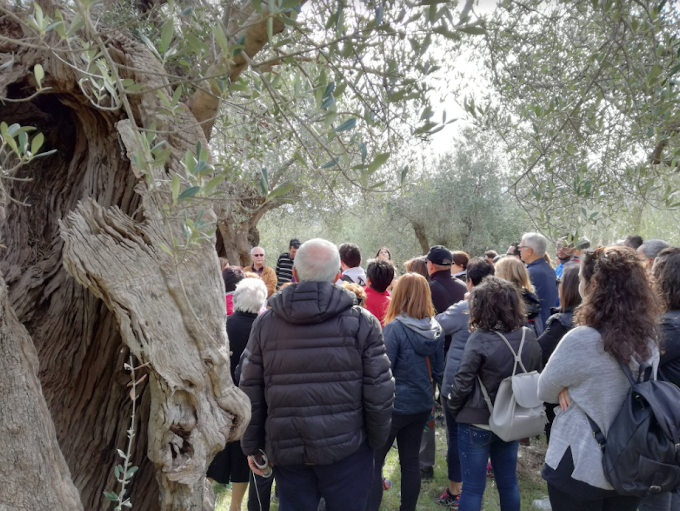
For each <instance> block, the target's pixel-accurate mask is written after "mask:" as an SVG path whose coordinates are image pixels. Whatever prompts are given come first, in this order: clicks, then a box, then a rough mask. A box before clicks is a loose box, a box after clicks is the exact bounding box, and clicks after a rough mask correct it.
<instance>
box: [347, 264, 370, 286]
mask: <svg viewBox="0 0 680 511" xmlns="http://www.w3.org/2000/svg"><path fill="white" fill-rule="evenodd" d="M342 274H343V275H344V276H345V277H349V278H350V279H352V281H353V282H354V283H355V284H359V285H360V286H365V285H366V272H364V269H363V268H362V267H361V266H355V267H354V268H348V269H346V270H345V271H343V272H342Z"/></svg>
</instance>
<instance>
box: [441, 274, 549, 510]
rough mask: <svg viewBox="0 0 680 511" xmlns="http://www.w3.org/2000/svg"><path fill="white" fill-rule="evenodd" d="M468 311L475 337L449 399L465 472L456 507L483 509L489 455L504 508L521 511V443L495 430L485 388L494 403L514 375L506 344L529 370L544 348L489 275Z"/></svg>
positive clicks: (512, 292) (509, 292) (515, 295)
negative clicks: (502, 436)
mask: <svg viewBox="0 0 680 511" xmlns="http://www.w3.org/2000/svg"><path fill="white" fill-rule="evenodd" d="M469 307H470V330H471V331H472V334H471V335H470V338H469V339H468V340H467V343H465V348H464V349H463V355H462V356H461V359H460V365H459V366H458V372H457V373H456V377H455V379H454V381H453V383H452V384H451V391H450V393H449V395H448V396H447V401H446V403H447V405H448V407H449V413H450V414H451V416H452V417H453V418H454V419H455V421H456V422H457V423H458V449H459V451H460V464H461V469H462V473H463V489H462V493H461V495H460V504H459V506H458V509H459V510H460V511H479V510H480V509H481V508H482V497H483V495H484V489H485V487H486V467H487V460H488V459H489V457H490V458H491V466H492V467H493V471H494V478H495V480H496V487H497V488H498V493H499V495H500V501H501V510H502V511H519V509H520V499H519V486H518V484H517V447H518V442H516V441H515V442H504V441H503V440H501V439H500V438H498V437H497V436H496V435H495V434H494V433H493V432H492V431H491V428H490V427H489V418H490V413H489V408H488V406H487V404H486V401H485V400H484V395H483V393H482V387H481V384H483V385H484V387H485V388H486V391H487V393H488V394H489V398H490V399H491V401H492V403H495V401H496V395H497V393H498V387H499V386H500V384H501V382H502V381H503V380H504V379H505V378H507V377H508V376H511V375H512V374H513V370H514V367H515V357H514V356H513V355H512V354H511V353H510V349H509V348H508V346H507V344H506V340H507V342H508V343H510V345H511V346H512V349H513V351H514V352H515V353H518V352H520V351H521V354H520V356H521V360H522V364H523V365H524V368H525V369H526V371H527V372H531V371H534V370H539V369H540V368H541V348H540V347H539V346H538V342H537V341H536V336H535V335H534V332H533V331H532V330H531V329H529V328H526V327H525V326H524V323H525V316H524V302H523V301H522V298H521V296H520V294H519V291H518V290H517V288H516V287H515V286H514V285H513V284H511V283H510V282H507V281H505V280H503V279H499V278H498V277H493V276H488V277H486V278H485V279H484V281H483V282H482V283H481V284H480V285H479V286H475V287H473V288H472V291H471V293H470V299H469ZM504 339H505V340H504ZM518 371H522V369H521V368H519V369H518ZM480 383H481V384H480Z"/></svg>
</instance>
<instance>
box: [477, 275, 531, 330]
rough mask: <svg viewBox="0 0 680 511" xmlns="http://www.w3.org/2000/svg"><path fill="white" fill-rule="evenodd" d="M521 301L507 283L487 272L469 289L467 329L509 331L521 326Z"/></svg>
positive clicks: (515, 290)
mask: <svg viewBox="0 0 680 511" xmlns="http://www.w3.org/2000/svg"><path fill="white" fill-rule="evenodd" d="M525 322H526V316H525V311H524V300H523V299H522V297H521V295H520V292H519V289H518V288H517V287H516V286H515V285H514V284H511V283H510V282H508V281H506V280H503V279H500V278H498V277H494V276H493V275H489V276H488V277H486V278H485V279H484V280H483V281H482V283H481V284H480V285H479V286H475V287H473V288H472V291H471V292H470V330H477V329H479V330H500V331H501V332H512V331H513V330H517V329H518V328H521V327H522V326H524V324H525Z"/></svg>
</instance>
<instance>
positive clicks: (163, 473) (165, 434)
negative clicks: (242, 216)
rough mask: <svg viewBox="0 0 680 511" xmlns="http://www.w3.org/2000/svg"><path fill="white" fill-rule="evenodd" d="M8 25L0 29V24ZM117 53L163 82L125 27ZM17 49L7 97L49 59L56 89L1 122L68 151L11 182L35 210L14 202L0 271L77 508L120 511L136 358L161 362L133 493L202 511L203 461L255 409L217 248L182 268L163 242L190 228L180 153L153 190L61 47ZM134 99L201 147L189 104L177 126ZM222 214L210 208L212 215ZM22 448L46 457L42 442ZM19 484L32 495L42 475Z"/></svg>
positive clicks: (182, 145) (136, 498)
mask: <svg viewBox="0 0 680 511" xmlns="http://www.w3.org/2000/svg"><path fill="white" fill-rule="evenodd" d="M5 29H7V27H6V26H0V33H6V32H3V31H4V30H5ZM12 36H14V37H16V34H12ZM109 49H110V51H111V54H112V56H113V57H114V58H115V59H116V60H117V61H119V62H120V63H121V64H124V65H126V66H130V67H133V68H136V69H139V70H140V71H137V72H126V73H125V76H124V77H125V78H127V77H130V78H134V79H135V81H136V82H137V83H141V84H146V85H149V86H150V87H158V86H160V87H163V86H164V82H163V81H162V80H161V77H160V76H158V75H147V74H146V73H145V72H144V71H151V72H155V73H162V67H161V66H160V63H158V62H157V61H156V60H155V59H153V57H152V56H151V55H150V54H149V52H148V50H147V49H146V48H145V47H144V46H143V45H142V44H141V43H137V42H135V41H133V40H130V39H128V38H126V37H124V36H120V37H117V38H116V39H114V40H113V41H111V43H110V46H109ZM12 53H13V54H14V55H13V58H14V62H15V63H14V65H13V66H12V68H11V70H9V71H8V72H6V73H3V76H1V77H0V94H1V95H3V96H8V97H12V98H21V97H26V96H28V95H30V94H31V93H32V92H33V91H34V90H35V83H34V82H33V75H32V72H31V70H32V68H33V65H34V64H35V63H38V62H40V63H41V64H42V65H43V67H44V68H45V71H46V76H45V80H44V82H43V84H44V85H46V86H49V87H51V90H50V92H49V93H46V94H43V95H40V96H38V97H36V98H34V99H32V100H30V101H27V102H24V103H11V104H4V105H0V118H2V119H3V120H4V121H5V122H8V123H12V122H19V123H21V124H22V125H31V126H35V127H36V128H37V129H38V130H39V131H41V132H43V133H44V134H45V138H46V142H45V149H52V148H55V149H57V151H58V152H57V154H56V155H54V156H52V157H49V158H45V159H42V160H36V161H35V162H34V163H32V164H31V165H28V166H26V167H25V168H24V169H23V170H22V171H21V174H19V177H33V178H34V180H33V181H32V182H26V183H22V182H15V183H14V184H13V185H12V187H11V189H9V192H10V193H11V194H12V195H13V196H15V197H17V198H20V199H22V200H26V201H27V202H28V203H29V204H31V206H30V207H20V206H17V205H16V204H11V205H9V206H8V207H7V222H6V223H5V225H4V227H3V232H2V235H3V239H4V240H5V244H6V245H7V250H6V251H3V252H2V253H0V257H1V258H2V259H1V260H0V270H2V271H3V273H4V275H5V276H6V280H7V282H8V285H9V287H10V303H11V305H12V306H13V307H14V309H15V310H16V312H17V316H18V317H19V320H20V321H21V322H23V323H24V325H25V326H26V328H27V330H28V331H29V332H30V334H31V336H32V338H33V341H34V343H35V347H36V350H37V352H38V357H39V359H40V378H41V382H42V385H43V392H44V394H45V399H46V402H47V406H48V408H49V411H50V413H51V415H52V418H53V421H54V425H55V429H56V436H57V438H58V440H59V445H60V447H61V450H62V452H63V453H64V457H65V459H66V462H67V464H68V467H69V468H70V471H71V474H72V475H73V482H74V483H75V486H76V488H77V489H78V490H79V492H80V497H81V501H82V504H83V506H84V508H85V509H88V510H97V509H102V510H103V509H109V508H110V503H109V502H108V501H106V500H105V499H104V497H103V495H102V492H103V491H104V490H114V489H115V481H114V475H113V468H114V466H115V465H116V464H117V463H118V461H119V459H118V456H117V454H116V448H119V447H122V446H124V445H125V432H126V430H127V428H128V427H129V421H130V418H129V416H130V401H129V397H128V396H127V390H128V389H126V387H125V385H126V383H127V382H128V376H127V375H126V374H125V373H124V372H123V362H124V361H125V360H126V359H127V358H128V355H129V352H130V351H132V353H134V354H135V355H137V357H138V358H139V359H140V360H141V361H142V362H150V366H149V371H150V383H149V385H145V386H144V387H143V388H142V391H141V396H140V397H139V405H140V406H139V416H138V423H137V428H136V429H137V431H138V436H137V438H136V440H137V443H136V445H135V449H134V452H133V463H134V464H136V465H139V466H140V469H139V471H138V472H137V473H136V474H135V476H134V477H133V479H132V485H131V487H130V492H131V497H132V502H133V504H134V506H135V508H138V509H144V510H154V509H164V510H165V509H167V510H169V509H178V510H179V509H182V510H189V509H201V508H202V498H203V493H204V491H203V476H204V474H205V470H206V468H207V464H208V463H209V462H210V460H211V458H212V456H213V455H214V454H215V452H217V451H218V450H219V449H221V448H222V446H223V445H224V443H225V442H226V441H227V440H228V439H234V438H237V437H238V435H239V434H240V431H241V430H242V428H243V427H244V426H245V424H246V422H247V420H248V417H249V403H247V400H245V397H244V396H243V395H242V394H240V393H239V392H238V391H237V390H236V389H235V387H234V386H233V384H232V382H231V379H230V376H229V362H228V360H229V358H228V356H227V355H228V345H227V339H226V332H225V329H224V320H225V310H224V296H223V285H222V283H221V279H220V277H219V272H218V270H219V266H218V263H217V259H216V255H215V251H214V246H210V244H206V245H205V246H203V247H201V248H198V249H195V251H194V253H193V254H190V255H189V257H188V258H187V260H186V261H182V264H181V265H180V266H179V271H178V272H176V271H175V267H174V265H173V264H171V263H170V262H169V259H170V258H169V256H167V255H165V254H164V253H163V252H162V251H159V247H158V244H157V242H158V241H163V242H164V243H166V244H168V240H169V237H171V236H172V235H173V234H174V235H178V232H179V231H181V226H180V224H179V221H178V220H177V219H174V220H173V219H171V220H170V222H169V224H167V225H166V224H165V223H164V222H163V218H162V216H161V214H160V202H162V199H163V196H162V194H163V193H166V195H167V182H168V180H169V179H170V178H171V177H172V175H173V174H174V173H176V172H178V171H180V170H181V167H180V163H179V160H178V159H177V158H176V157H175V156H172V157H171V158H170V160H169V162H168V164H167V168H158V169H154V173H155V174H154V181H155V182H156V183H158V184H159V186H160V187H161V188H162V187H164V186H165V190H166V192H162V191H154V192H153V193H154V194H160V195H153V194H151V195H150V194H149V191H148V189H147V187H146V182H145V180H144V179H143V178H142V179H140V177H139V176H138V175H135V168H134V167H133V166H132V165H131V162H130V160H129V158H128V156H127V154H128V153H129V152H130V151H134V148H131V147H129V144H130V141H129V140H128V139H126V137H125V136H123V135H124V134H126V133H129V129H127V130H126V129H124V128H126V126H127V127H128V128H129V124H128V125H126V124H125V123H126V122H129V120H126V119H125V117H126V116H125V114H124V113H123V112H120V111H114V112H105V111H102V110H99V109H97V108H95V107H93V106H92V105H91V104H89V102H88V101H87V99H86V98H85V97H84V96H83V94H82V93H81V92H80V90H79V87H78V82H77V80H78V78H79V77H78V74H77V72H76V71H74V70H73V69H71V68H68V67H67V66H64V65H63V63H60V62H59V61H58V60H57V59H56V58H54V57H53V56H52V55H51V54H50V53H48V52H43V51H40V50H36V49H32V48H29V49H27V48H24V47H18V46H12V45H11V44H9V43H6V42H3V44H2V45H0V57H4V55H9V54H12ZM3 61H4V60H3ZM168 92H169V91H168ZM132 108H133V113H134V116H135V120H136V122H137V123H141V124H143V125H144V126H146V127H148V126H150V124H151V122H152V121H153V120H157V121H159V126H158V128H159V129H160V130H165V131H169V130H171V129H172V128H175V127H176V128H177V129H176V130H175V131H173V132H172V133H170V134H168V135H167V136H166V141H167V142H168V143H169V144H170V145H171V146H172V147H173V148H174V151H175V152H174V154H179V155H182V154H184V152H186V150H187V149H189V148H192V147H194V145H195V143H196V141H197V140H202V142H203V144H204V146H205V145H206V144H205V138H204V137H203V134H202V131H201V129H200V127H199V125H197V123H196V119H195V118H193V117H192V116H191V115H190V114H189V113H187V112H182V113H180V114H179V115H178V118H177V119H168V118H163V117H162V116H158V115H157V111H158V98H157V97H156V93H155V92H152V93H148V94H144V95H142V96H138V97H137V98H136V99H135V101H134V102H133V104H132ZM126 143H127V144H128V147H126V146H125V145H124V144H126ZM180 157H181V156H180ZM182 172H183V171H182ZM211 216H213V217H214V214H213V213H212V211H211V210H210V209H209V208H208V209H207V210H206V214H205V215H204V218H209V217H211ZM62 221H63V225H64V227H65V229H64V232H63V235H64V239H65V240H66V241H64V239H62V238H61V237H60V232H59V226H60V222H62ZM65 255H66V256H67V257H66V258H65V257H64V256H65ZM62 263H63V264H62ZM64 266H66V267H67V268H68V269H69V271H71V272H72V273H73V274H74V275H75V276H76V277H77V281H76V280H75V279H73V278H71V277H70V276H69V275H68V273H67V272H66V271H65V269H64ZM180 278H181V279H182V281H183V283H184V287H185V289H186V292H185V291H182V289H181V288H182V284H181V283H180V280H179V279H180ZM81 284H82V285H84V286H86V287H83V286H82V285H81ZM187 298H188V300H187ZM194 313H195V316H194ZM159 322H160V323H161V324H160V325H159V324H158V323H159ZM2 381H4V377H3V376H0V382H2ZM15 412H16V411H15V410H14V409H12V410H10V412H9V413H10V414H12V415H13V414H14V413H15ZM4 413H5V410H4V409H3V414H4ZM8 416H10V415H8ZM27 449H31V450H34V451H36V452H41V445H31V446H29V447H27ZM147 456H148V457H147ZM32 482H33V483H36V484H37V481H32ZM24 491H25V492H34V491H35V489H34V488H33V484H30V485H25V489H24ZM71 509H77V507H72V508H71Z"/></svg>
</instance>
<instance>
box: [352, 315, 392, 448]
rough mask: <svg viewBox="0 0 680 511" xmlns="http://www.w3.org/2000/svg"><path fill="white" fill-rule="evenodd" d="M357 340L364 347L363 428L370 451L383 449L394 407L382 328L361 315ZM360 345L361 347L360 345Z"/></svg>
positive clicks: (370, 318) (373, 320)
mask: <svg viewBox="0 0 680 511" xmlns="http://www.w3.org/2000/svg"><path fill="white" fill-rule="evenodd" d="M360 336H361V337H363V338H364V339H365V342H364V343H363V352H362V356H361V359H362V364H363V372H364V375H363V386H362V400H363V408H364V424H365V427H366V432H367V434H368V445H369V446H370V447H371V449H378V448H380V447H382V446H383V445H384V444H385V442H386V441H387V436H388V435H389V433H390V426H391V424H392V407H393V403H394V388H395V387H394V378H392V371H391V370H390V361H389V359H388V358H387V354H386V353H385V343H384V342H383V335H382V328H380V323H378V320H377V319H376V318H375V317H374V316H372V315H371V314H369V313H368V312H364V313H362V315H361V326H360ZM360 345H361V344H360Z"/></svg>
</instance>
